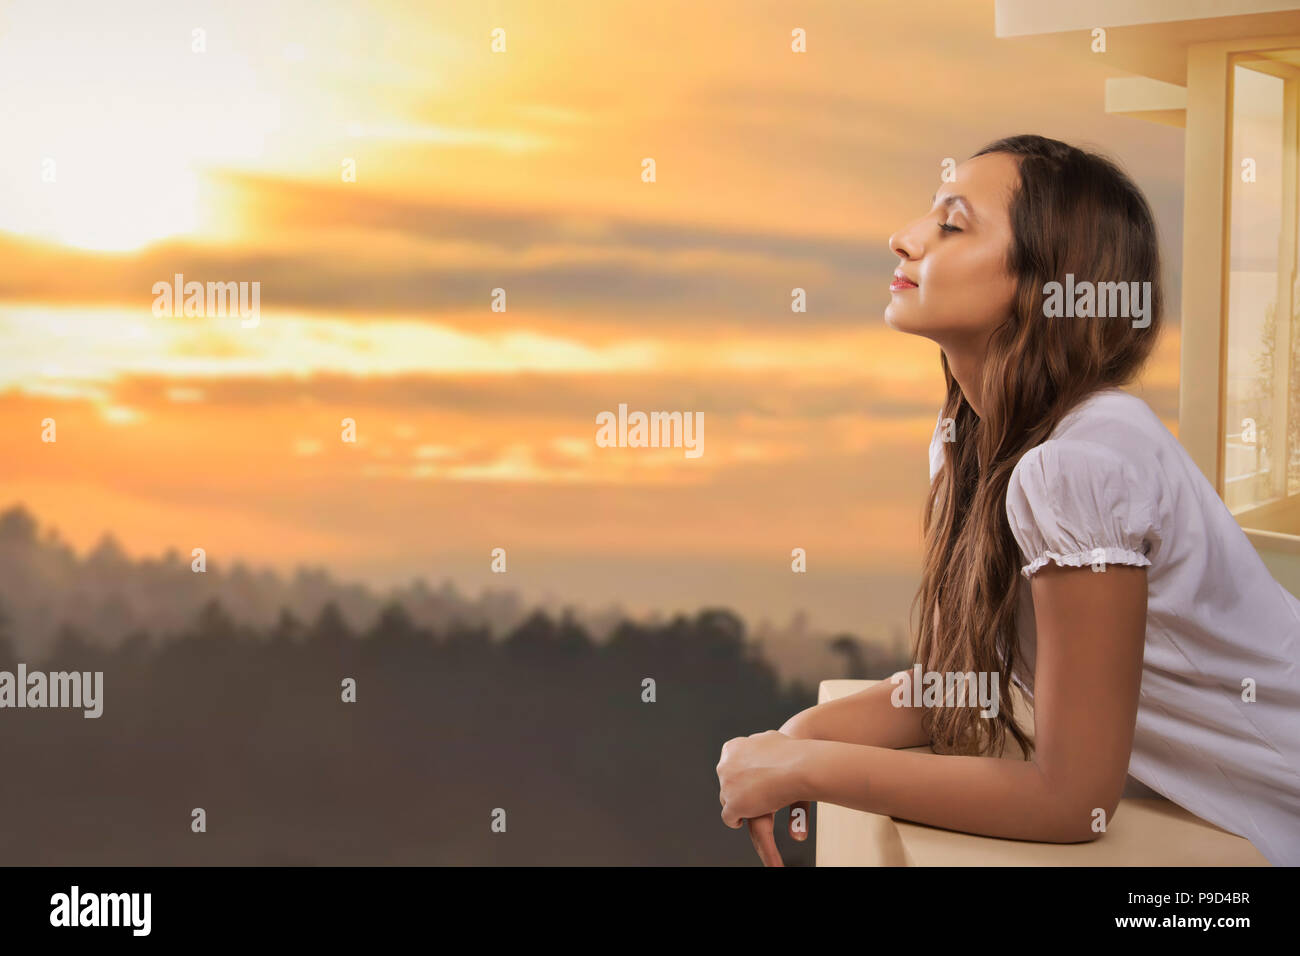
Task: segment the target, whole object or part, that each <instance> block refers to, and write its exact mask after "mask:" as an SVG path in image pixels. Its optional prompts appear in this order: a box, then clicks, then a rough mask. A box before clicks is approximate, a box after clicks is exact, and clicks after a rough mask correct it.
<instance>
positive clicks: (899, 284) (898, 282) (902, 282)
mask: <svg viewBox="0 0 1300 956" xmlns="http://www.w3.org/2000/svg"><path fill="white" fill-rule="evenodd" d="M889 287H890V288H891V289H915V288H916V287H917V284H916V283H915V282H913V281H912V280H911V279H909V278H908V277H907V276H906V275H904V274H903V271H902V270H901V269H899V270H896V271H895V272H894V281H893V282H891V283H889Z"/></svg>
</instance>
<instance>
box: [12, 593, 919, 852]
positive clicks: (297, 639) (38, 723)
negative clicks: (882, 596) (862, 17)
mask: <svg viewBox="0 0 1300 956" xmlns="http://www.w3.org/2000/svg"><path fill="white" fill-rule="evenodd" d="M12 628H13V621H12V619H6V622H5V623H4V624H3V625H0V670H9V671H14V670H15V667H16V665H17V663H18V662H19V661H20V660H21V661H23V662H24V663H25V664H26V665H27V667H28V669H29V670H31V669H41V670H45V671H65V670H66V671H71V670H76V671H82V672H85V671H91V672H94V671H101V672H103V675H104V676H103V692H102V697H103V715H102V716H101V717H100V718H98V719H86V718H84V717H83V716H82V713H81V711H79V710H62V709H57V710H56V709H45V710H41V709H21V710H17V709H0V721H3V722H4V726H3V727H2V728H0V760H2V761H3V764H2V765H3V766H4V768H5V776H6V781H5V785H4V786H3V787H2V788H0V805H2V806H3V813H2V814H0V862H3V863H5V864H9V865H27V864H34V865H48V864H59V865H109V864H125V865H137V864H156V865H186V864H216V865H223V864H272V865H275V864H300V865H328V864H335V865H352V864H397V865H405V864H434V865H437V864H447V865H501V864H507V865H541V864H546V865H570V864H574V865H587V864H607V865H674V864H678V865H699V864H718V865H730V864H738V863H739V864H743V863H756V862H757V858H756V856H755V854H754V851H753V848H752V846H751V845H750V842H749V839H748V837H747V835H746V834H745V832H744V831H743V830H741V831H733V830H729V829H728V828H726V827H725V826H724V825H723V824H722V822H721V819H720V816H719V812H720V805H719V803H718V793H717V776H716V771H715V766H716V764H717V760H718V755H719V751H720V748H721V746H722V744H723V742H724V741H726V740H727V739H728V738H730V737H734V736H740V735H746V734H751V733H756V732H759V731H763V730H768V729H775V728H778V727H780V725H781V724H782V722H783V721H784V720H785V719H786V718H787V717H789V716H790V715H791V714H793V713H795V712H797V711H799V710H801V709H803V708H805V707H808V706H811V705H812V704H813V703H815V695H816V690H815V688H814V687H811V686H807V685H805V684H802V683H799V682H797V681H796V682H789V683H783V682H782V681H781V680H780V679H779V678H778V676H777V674H776V672H775V671H774V669H773V667H772V666H771V665H770V663H768V662H767V661H765V660H764V659H763V657H762V654H761V651H760V649H759V648H758V647H756V646H755V644H754V643H753V642H752V641H750V640H749V639H748V638H747V635H746V633H745V625H744V623H743V621H742V620H741V619H740V618H739V617H738V616H736V615H735V614H733V613H731V612H730V611H727V610H706V611H702V612H700V613H698V614H696V615H694V616H689V617H688V616H684V615H683V616H677V617H674V618H672V619H671V620H669V621H666V622H663V623H660V624H656V625H648V624H645V623H638V622H632V621H625V622H623V623H621V624H619V625H618V626H617V627H615V628H614V629H613V631H612V633H611V634H610V635H609V636H608V637H607V639H605V640H603V641H596V640H593V639H592V637H591V635H590V634H589V633H588V632H587V630H585V629H584V627H583V625H582V624H581V623H580V622H578V621H576V620H575V619H573V618H572V617H570V616H568V615H563V614H562V615H552V614H548V613H546V612H543V611H538V612H534V613H532V614H530V615H528V616H527V617H526V618H525V619H524V620H522V621H521V622H520V623H519V624H518V625H517V626H515V627H514V628H512V629H510V630H509V631H508V632H506V633H504V634H501V635H493V634H492V632H491V630H490V628H489V627H487V626H486V625H474V626H471V625H465V624H460V623H452V624H449V625H447V626H445V627H442V628H432V627H428V626H425V625H422V624H419V623H417V622H416V621H415V619H414V618H413V616H412V615H411V614H410V612H409V611H408V610H407V609H406V608H404V607H403V606H402V605H401V604H400V603H396V602H394V603H390V604H388V605H386V606H385V607H383V608H382V609H381V611H380V612H379V613H378V614H377V615H376V617H375V618H374V620H373V621H372V623H371V624H370V625H369V626H368V627H365V628H363V629H360V630H354V629H353V628H352V626H351V625H350V624H349V622H348V619H347V617H346V616H345V615H344V614H343V613H342V611H341V610H340V608H339V606H338V605H337V604H336V603H333V602H329V603H326V604H325V605H324V606H323V607H322V608H321V610H320V612H319V613H318V614H317V615H316V616H315V617H314V618H313V619H311V620H310V621H304V620H302V619H301V618H299V617H298V616H295V614H294V613H293V612H292V611H290V610H288V609H283V610H282V611H281V613H280V615H279V618H278V620H277V622H276V623H275V624H274V626H272V627H271V628H269V629H267V630H259V629H257V628H254V627H251V626H249V625H247V624H242V623H239V622H237V620H236V619H235V617H234V616H232V615H231V613H230V612H229V611H228V610H227V609H226V606H225V605H224V604H223V602H222V601H221V600H220V599H216V598H214V599H211V600H209V601H208V602H207V603H206V604H205V605H204V606H203V607H202V609H201V610H200V611H199V613H198V614H197V616H196V618H195V619H194V620H193V621H192V622H191V623H190V624H189V625H188V626H187V627H185V628H183V629H181V630H180V631H178V632H173V633H168V634H165V635H162V636H155V635H154V634H152V633H150V632H149V631H148V630H146V629H143V628H141V629H137V630H136V631H134V632H132V633H129V634H127V635H126V636H125V637H124V638H123V639H122V640H120V641H118V642H116V643H115V644H111V645H109V644H105V643H104V642H102V641H97V640H95V639H94V638H93V636H92V635H88V634H86V633H83V632H82V631H81V630H79V629H78V628H77V627H75V626H72V625H69V624H67V623H64V624H62V625H61V626H60V627H59V628H58V631H57V636H56V637H55V639H54V640H53V641H51V642H49V643H48V645H47V650H46V653H44V654H41V655H40V657H39V659H33V658H31V657H24V656H20V654H19V651H18V649H17V644H16V642H15V641H14V639H13V633H12ZM839 641H840V649H841V651H843V652H844V657H845V660H846V662H847V663H848V664H849V666H850V667H851V668H852V669H853V671H854V672H853V673H850V674H849V675H827V676H861V677H883V676H886V675H887V674H889V673H891V672H892V671H893V670H896V669H898V668H900V667H903V666H905V664H906V662H905V661H902V660H886V659H885V658H884V657H883V656H881V655H882V654H883V653H884V652H881V651H878V650H876V649H874V648H869V649H868V650H869V651H870V652H871V656H870V658H869V659H868V658H864V656H863V650H862V649H861V648H858V647H857V646H856V645H853V644H852V639H851V638H849V637H847V636H844V637H842V638H840V639H839ZM845 642H849V643H847V644H846V643H845ZM866 668H870V670H871V671H872V672H871V673H861V672H860V671H861V670H863V669H866ZM349 678H350V679H351V680H352V681H355V698H356V699H355V701H354V702H349V701H345V700H344V696H345V695H344V681H345V680H346V679H349ZM647 679H649V680H652V681H653V682H654V685H653V686H654V696H655V700H654V702H652V703H651V702H647V701H645V700H644V699H643V698H644V696H645V687H646V685H645V681H646V680H647ZM196 808H202V809H203V810H204V813H205V816H206V832H202V833H196V832H193V830H192V826H191V821H192V811H193V810H194V809H196ZM499 811H504V821H505V832H493V829H492V821H493V818H494V815H495V816H496V817H497V818H498V819H499V818H500V817H501V813H500V812H499ZM782 845H783V850H784V851H785V855H786V860H787V863H788V864H792V865H798V864H811V863H812V861H813V845H812V842H811V841H809V842H808V843H806V844H803V845H796V844H792V843H791V842H790V841H789V840H788V839H786V838H784V837H782Z"/></svg>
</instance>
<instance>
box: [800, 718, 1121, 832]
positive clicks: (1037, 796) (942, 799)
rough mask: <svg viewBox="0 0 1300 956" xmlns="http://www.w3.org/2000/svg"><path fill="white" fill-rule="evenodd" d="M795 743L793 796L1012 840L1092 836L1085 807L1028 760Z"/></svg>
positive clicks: (827, 742) (828, 742)
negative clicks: (1055, 786) (798, 751)
mask: <svg viewBox="0 0 1300 956" xmlns="http://www.w3.org/2000/svg"><path fill="white" fill-rule="evenodd" d="M798 744H799V746H800V748H801V749H802V753H801V755H800V757H799V760H798V761H797V768H796V771H795V776H796V778H797V786H798V789H799V799H803V800H817V801H824V802H826V803H834V804H836V805H838V806H842V807H849V808H851V809H854V810H863V811H866V812H868V813H880V814H884V815H886V816H891V817H898V818H900V819H903V820H911V821H914V822H916V823H924V824H927V825H929V826H935V827H943V828H945V829H948V830H960V831H962V832H965V833H978V834H982V835H984V836H993V837H1004V838H1007V839H1014V840H1034V841H1039V842H1045V843H1075V842H1079V841H1082V840H1088V839H1092V838H1093V837H1094V836H1095V835H1096V834H1094V833H1092V831H1091V827H1090V823H1091V817H1090V815H1089V812H1088V809H1087V808H1086V807H1084V806H1082V805H1080V804H1079V802H1078V801H1070V800H1068V799H1066V798H1065V796H1064V795H1063V794H1061V793H1059V792H1057V791H1055V790H1054V789H1053V787H1052V786H1051V784H1050V781H1048V780H1047V779H1046V778H1045V777H1044V775H1043V774H1042V773H1041V771H1040V770H1039V767H1038V765H1037V764H1036V763H1034V762H1033V761H1024V760H1009V759H1002V758H998V757H956V756H947V755H941V754H930V753H919V752H908V751H902V750H893V749H887V748H883V747H872V746H864V745H861V744H849V743H843V742H841V741H834V740H800V741H798ZM1085 802H1086V801H1085ZM1105 809H1107V812H1108V814H1109V811H1110V809H1111V808H1105Z"/></svg>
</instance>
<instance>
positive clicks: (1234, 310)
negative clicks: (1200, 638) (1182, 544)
mask: <svg viewBox="0 0 1300 956" xmlns="http://www.w3.org/2000/svg"><path fill="white" fill-rule="evenodd" d="M1298 62H1300V51H1275V52H1272V53H1270V54H1268V55H1266V56H1254V57H1251V58H1250V59H1246V60H1238V61H1237V62H1236V63H1235V64H1234V66H1233V95H1232V157H1233V163H1232V166H1231V167H1230V170H1229V172H1230V176H1231V190H1230V197H1231V206H1230V210H1229V213H1230V215H1229V221H1230V234H1229V266H1228V316H1227V356H1226V368H1225V380H1224V390H1225V395H1224V399H1225V407H1224V433H1225V447H1224V487H1223V498H1224V501H1225V502H1226V503H1227V505H1228V508H1229V509H1230V510H1231V511H1232V512H1233V513H1234V514H1236V515H1238V516H1239V518H1240V519H1241V522H1242V524H1243V525H1244V526H1245V527H1248V528H1259V529H1262V530H1267V531H1280V532H1285V533H1290V534H1300V408H1298V407H1297V405H1298V403H1297V396H1296V391H1297V389H1296V387H1295V386H1296V385H1297V383H1300V356H1298V352H1300V323H1298V322H1297V319H1296V311H1297V308H1296V307H1297V302H1298V299H1300V297H1298V296H1297V294H1296V293H1297V291H1298V290H1297V289H1296V279H1297V274H1296V243H1297V238H1298V236H1297V185H1300V183H1298V180H1297V177H1298V176H1300V172H1298V170H1297V164H1296V130H1297V122H1296V120H1297V115H1296V114H1297V102H1298V101H1297V97H1296V89H1297V77H1300V69H1297V68H1296V66H1295V65H1294V64H1295V63H1298Z"/></svg>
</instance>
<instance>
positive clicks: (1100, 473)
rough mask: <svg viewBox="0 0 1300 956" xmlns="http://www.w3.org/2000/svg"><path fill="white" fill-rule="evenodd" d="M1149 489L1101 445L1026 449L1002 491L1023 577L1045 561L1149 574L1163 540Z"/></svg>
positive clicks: (1069, 443) (1050, 444)
mask: <svg viewBox="0 0 1300 956" xmlns="http://www.w3.org/2000/svg"><path fill="white" fill-rule="evenodd" d="M1154 488H1155V486H1154V484H1153V483H1152V482H1151V481H1150V480H1149V479H1148V480H1147V481H1142V480H1141V479H1140V478H1139V476H1138V473H1137V469H1136V468H1135V467H1134V465H1133V464H1132V463H1130V462H1129V461H1128V460H1127V459H1125V458H1124V456H1122V455H1121V454H1120V453H1119V452H1117V451H1115V450H1113V449H1111V448H1109V447H1107V446H1105V445H1099V444H1097V443H1095V442H1088V441H1077V440H1068V439H1054V440H1050V441H1046V442H1044V443H1043V444H1041V445H1038V446H1036V447H1034V448H1031V449H1030V450H1029V451H1027V452H1026V453H1025V454H1024V455H1023V456H1022V457H1021V459H1020V461H1019V462H1017V463H1016V467H1015V469H1014V470H1013V471H1012V473H1011V480H1010V482H1009V484H1008V485H1007V520H1008V521H1009V522H1010V524H1011V533H1012V534H1013V535H1014V536H1015V539H1016V543H1017V544H1019V545H1020V551H1021V553H1022V554H1023V555H1024V560H1025V562H1026V563H1025V565H1024V566H1023V567H1022V568H1021V569H1020V573H1021V574H1023V575H1024V576H1025V577H1027V578H1028V577H1031V576H1032V575H1033V574H1034V572H1035V571H1037V570H1038V569H1039V568H1041V567H1043V565H1045V564H1047V562H1048V561H1054V562H1056V564H1058V565H1061V566H1063V567H1072V568H1078V567H1085V566H1089V565H1094V564H1097V563H1099V562H1104V564H1129V565H1135V566H1137V567H1149V566H1150V565H1151V560H1150V558H1149V557H1148V555H1149V554H1150V553H1151V550H1152V546H1153V542H1158V541H1159V539H1160V532H1159V528H1158V527H1157V523H1156V522H1157V511H1158V508H1157V504H1156V502H1155V500H1154V495H1155V491H1154ZM1103 566H1104V565H1103Z"/></svg>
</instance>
